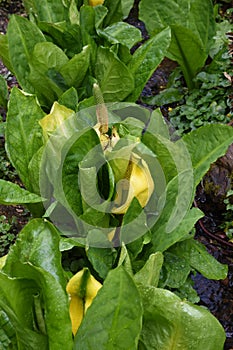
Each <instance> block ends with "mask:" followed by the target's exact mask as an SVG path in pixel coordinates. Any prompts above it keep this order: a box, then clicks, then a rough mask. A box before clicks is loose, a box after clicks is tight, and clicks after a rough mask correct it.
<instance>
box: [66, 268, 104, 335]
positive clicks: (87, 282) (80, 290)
mask: <svg viewBox="0 0 233 350" xmlns="http://www.w3.org/2000/svg"><path fill="white" fill-rule="evenodd" d="M101 287H102V284H101V283H100V282H98V281H97V280H96V279H95V278H94V277H93V276H92V275H91V274H90V271H89V270H88V268H83V269H82V270H81V271H79V272H77V273H76V274H75V275H74V276H73V277H72V278H71V279H70V280H69V282H68V283H67V286H66V291H67V293H68V294H69V297H70V308H69V311H70V319H71V323H72V332H73V334H74V335H75V334H76V333H77V330H78V328H79V326H80V324H81V322H82V319H83V317H84V315H85V313H86V311H87V309H88V307H89V306H90V305H91V303H92V301H93V299H94V298H95V297H96V294H97V292H98V290H99V289H100V288H101Z"/></svg>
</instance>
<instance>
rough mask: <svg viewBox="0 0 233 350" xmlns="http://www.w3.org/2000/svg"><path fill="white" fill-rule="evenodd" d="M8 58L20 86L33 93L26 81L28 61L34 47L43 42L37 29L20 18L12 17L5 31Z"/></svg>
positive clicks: (41, 35)
mask: <svg viewBox="0 0 233 350" xmlns="http://www.w3.org/2000/svg"><path fill="white" fill-rule="evenodd" d="M7 36H8V44H9V57H10V62H11V65H12V67H13V70H14V73H15V75H16V78H17V80H18V82H19V84H20V86H21V87H22V88H23V89H25V90H26V91H27V92H34V89H33V87H32V85H31V84H30V83H29V81H28V75H29V71H30V69H29V61H30V57H31V54H32V51H33V48H34V46H35V45H36V44H37V43H39V42H43V41H45V38H44V36H43V34H42V32H41V31H40V30H39V28H38V27H37V26H36V25H35V24H33V23H32V22H30V21H29V20H27V19H26V18H24V17H22V16H16V15H12V16H11V18H10V21H9V24H8V30H7Z"/></svg>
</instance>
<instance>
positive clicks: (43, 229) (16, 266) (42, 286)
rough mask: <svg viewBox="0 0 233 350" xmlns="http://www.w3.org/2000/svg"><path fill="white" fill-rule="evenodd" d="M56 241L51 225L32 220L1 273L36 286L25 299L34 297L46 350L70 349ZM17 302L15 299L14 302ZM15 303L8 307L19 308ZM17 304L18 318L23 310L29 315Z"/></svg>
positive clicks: (59, 258) (67, 310)
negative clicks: (44, 335) (44, 334)
mask: <svg viewBox="0 0 233 350" xmlns="http://www.w3.org/2000/svg"><path fill="white" fill-rule="evenodd" d="M59 241H60V237H59V234H58V232H57V230H56V229H55V227H54V226H53V225H52V224H51V223H49V222H47V221H46V220H42V219H35V220H32V221H31V222H29V223H28V224H27V225H26V226H25V227H24V229H23V230H22V231H21V232H20V234H19V236H18V239H17V241H16V243H15V245H14V246H13V247H12V249H11V250H10V252H9V254H8V257H7V260H6V263H5V265H4V267H3V272H4V273H5V274H7V275H8V276H9V277H11V278H12V277H14V278H17V279H19V278H26V279H27V280H30V283H32V284H33V285H34V286H36V290H37V293H35V292H34V293H29V292H28V291H27V293H28V295H29V296H28V297H29V298H31V299H32V298H33V295H34V296H35V295H37V297H38V300H39V303H40V305H41V311H42V314H43V315H44V316H43V318H42V319H40V321H41V323H42V322H43V323H44V324H45V326H44V327H45V330H46V335H47V337H48V343H49V349H54V350H55V349H63V348H64V347H65V348H66V349H72V332H71V322H70V318H69V307H68V296H67V294H66V291H65V285H66V281H65V277H64V274H63V270H62V266H61V253H60V251H59ZM13 292H14V291H12V293H13ZM22 298H23V296H22ZM18 302H19V301H18V299H17V298H16V297H15V298H14V303H15V304H17V303H18ZM15 304H14V305H11V308H12V309H13V310H15V308H16V307H19V306H16V305H15ZM20 304H21V306H20V307H21V311H19V314H20V316H21V318H22V317H24V318H25V317H26V316H23V315H24V314H25V310H27V312H28V313H30V315H31V313H32V312H31V311H32V310H31V309H30V308H26V307H25V304H23V301H22V302H21V303H20ZM24 323H25V322H24V321H23V324H24ZM40 330H41V332H42V329H40Z"/></svg>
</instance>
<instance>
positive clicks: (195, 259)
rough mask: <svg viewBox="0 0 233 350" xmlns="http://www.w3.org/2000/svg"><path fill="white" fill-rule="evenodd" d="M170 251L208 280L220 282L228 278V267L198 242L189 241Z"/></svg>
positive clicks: (178, 244)
mask: <svg viewBox="0 0 233 350" xmlns="http://www.w3.org/2000/svg"><path fill="white" fill-rule="evenodd" d="M169 251H170V252H172V253H173V254H175V255H177V256H179V257H182V258H184V259H185V260H187V262H189V264H190V266H191V267H193V268H194V269H195V270H197V271H199V272H200V273H201V274H202V275H203V276H205V277H206V278H209V279H215V280H220V279H225V278H226V276H227V271H228V268H227V265H223V264H220V263H219V262H218V261H217V260H216V259H215V258H214V257H213V256H212V255H210V254H209V253H208V252H207V250H206V248H205V247H204V246H203V245H202V244H201V243H199V242H198V241H195V240H193V239H187V240H185V241H183V242H179V243H177V244H176V245H174V246H173V247H171V248H170V250H169Z"/></svg>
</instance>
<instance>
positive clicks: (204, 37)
mask: <svg viewBox="0 0 233 350" xmlns="http://www.w3.org/2000/svg"><path fill="white" fill-rule="evenodd" d="M139 12H140V15H139V17H140V19H141V20H142V21H144V23H145V25H146V28H147V30H148V32H149V33H150V34H151V35H154V33H157V32H159V31H160V30H161V29H163V28H165V27H167V26H169V27H170V28H171V31H172V39H171V45H170V48H169V51H168V57H169V58H171V59H173V60H176V61H177V62H178V63H179V64H180V65H181V68H182V70H183V73H184V76H185V79H186V82H187V84H188V87H189V88H192V87H193V86H194V83H193V81H192V79H193V77H194V76H195V74H196V73H197V71H198V69H200V68H201V67H202V66H203V65H204V64H205V60H206V59H207V56H208V52H209V47H210V43H211V41H212V40H213V37H214V34H215V20H214V11H213V4H212V1H211V0H207V1H202V0H193V1H192V0H187V1H185V2H184V1H182V0H168V1H166V0H162V1H159V2H157V1H154V2H153V3H151V1H149V0H142V1H141V2H140V5H139Z"/></svg>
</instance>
